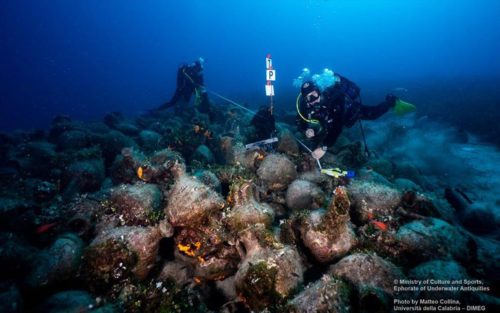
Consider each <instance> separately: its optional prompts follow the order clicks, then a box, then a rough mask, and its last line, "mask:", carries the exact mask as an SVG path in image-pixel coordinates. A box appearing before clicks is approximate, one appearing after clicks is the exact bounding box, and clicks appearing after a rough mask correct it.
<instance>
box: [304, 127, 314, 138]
mask: <svg viewBox="0 0 500 313" xmlns="http://www.w3.org/2000/svg"><path fill="white" fill-rule="evenodd" d="M306 137H307V138H308V139H311V138H312V137H314V129H312V128H308V129H307V130H306Z"/></svg>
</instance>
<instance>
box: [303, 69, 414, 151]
mask: <svg viewBox="0 0 500 313" xmlns="http://www.w3.org/2000/svg"><path fill="white" fill-rule="evenodd" d="M334 77H335V83H334V84H333V85H332V86H330V87H327V88H326V89H325V90H323V92H321V91H320V89H319V88H318V86H316V85H315V84H314V82H312V81H306V82H304V83H303V84H302V86H301V89H300V94H299V96H298V97H297V103H296V106H297V120H298V128H299V129H300V130H301V131H305V135H306V137H307V138H308V139H310V140H312V141H313V142H314V143H315V147H314V150H313V152H312V157H313V158H315V159H318V160H319V159H320V158H322V157H323V156H324V155H325V153H326V150H327V149H328V147H330V146H332V145H333V144H334V143H335V141H336V140H337V138H338V137H339V135H340V133H341V132H342V129H343V127H347V128H350V127H352V126H353V125H354V124H355V123H356V122H357V121H358V120H375V119H377V118H379V117H380V116H382V115H383V114H384V113H386V112H387V111H389V109H391V108H393V109H394V112H395V113H396V114H398V115H403V114H406V113H409V112H412V111H414V110H415V106H414V105H412V104H410V103H407V102H404V101H401V100H400V99H399V98H398V97H396V96H394V95H391V94H389V95H387V96H386V98H385V101H384V102H382V103H380V104H378V105H377V106H366V105H363V104H362V103H361V98H360V89H359V87H358V86H357V85H356V84H355V83H353V82H351V81H349V80H348V79H346V78H345V77H343V76H340V75H338V74H335V76H334Z"/></svg>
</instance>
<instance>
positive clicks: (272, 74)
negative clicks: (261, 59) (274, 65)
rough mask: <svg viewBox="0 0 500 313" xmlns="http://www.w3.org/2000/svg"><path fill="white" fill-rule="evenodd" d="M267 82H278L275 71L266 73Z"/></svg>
mask: <svg viewBox="0 0 500 313" xmlns="http://www.w3.org/2000/svg"><path fill="white" fill-rule="evenodd" d="M266 80H271V81H275V80H276V71H275V70H267V71H266Z"/></svg>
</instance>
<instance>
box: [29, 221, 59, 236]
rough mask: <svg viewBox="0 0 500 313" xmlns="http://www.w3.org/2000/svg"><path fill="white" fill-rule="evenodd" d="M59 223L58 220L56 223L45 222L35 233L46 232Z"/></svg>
mask: <svg viewBox="0 0 500 313" xmlns="http://www.w3.org/2000/svg"><path fill="white" fill-rule="evenodd" d="M57 224H58V223H57V222H54V223H50V224H44V225H41V226H38V227H37V229H36V230H35V233H37V234H43V233H46V232H47V231H49V230H51V229H52V228H53V227H54V226H56V225H57Z"/></svg>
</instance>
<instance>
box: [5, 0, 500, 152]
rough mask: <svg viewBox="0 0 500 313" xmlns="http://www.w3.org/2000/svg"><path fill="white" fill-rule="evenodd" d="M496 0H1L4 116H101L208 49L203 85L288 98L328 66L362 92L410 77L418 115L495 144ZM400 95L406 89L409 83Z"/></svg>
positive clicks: (31, 123)
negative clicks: (305, 73)
mask: <svg viewBox="0 0 500 313" xmlns="http://www.w3.org/2000/svg"><path fill="white" fill-rule="evenodd" d="M499 6H500V4H499V3H498V2H497V1H494V0H491V1H488V0H480V1H452V0H442V1H426V0H423V1H148V2H147V3H139V2H137V1H105V2H100V1H75V2H73V1H72V2H68V1H63V0H55V1H48V2H45V1H43V2H41V1H2V4H1V10H0V14H1V18H0V23H1V24H0V26H1V27H0V35H1V38H2V40H1V42H0V45H1V49H0V60H1V61H0V65H1V73H0V75H1V76H0V79H1V81H2V84H1V85H0V88H1V89H0V90H1V92H0V97H1V98H0V101H1V103H2V114H1V115H0V125H1V126H0V127H1V128H2V129H4V130H12V129H15V128H26V127H44V126H48V124H49V122H50V120H51V119H52V117H53V116H54V114H60V113H63V114H68V115H70V116H72V117H76V118H79V119H85V120H87V119H98V118H99V117H100V116H101V115H102V114H103V113H106V112H112V111H116V110H119V111H122V112H124V113H126V114H127V115H137V114H139V113H141V112H144V111H145V110H147V109H149V108H151V107H154V106H156V105H157V104H158V103H163V102H164V101H165V100H166V99H168V98H169V97H170V95H171V94H172V93H173V90H174V88H175V73H176V68H177V67H178V66H179V64H181V63H183V62H186V63H189V62H191V61H192V60H194V59H195V58H197V57H199V56H203V57H204V58H205V60H206V62H207V63H206V69H205V80H206V84H207V86H209V87H210V88H211V89H213V90H214V91H217V92H219V93H221V94H224V95H226V96H232V97H235V98H237V99H238V100H240V101H242V102H248V103H249V104H250V105H257V104H265V103H266V101H267V100H266V99H265V96H264V92H263V90H264V87H263V84H264V83H265V82H263V81H264V76H263V75H264V74H263V73H264V69H265V68H264V65H263V64H264V63H263V62H264V61H262V60H263V58H265V56H266V55H267V54H268V53H270V54H271V55H272V56H273V60H274V67H275V69H276V70H277V71H278V72H277V75H279V76H278V80H277V81H276V84H275V89H276V102H277V103H278V104H279V105H280V106H281V107H283V109H292V106H293V101H292V100H291V99H292V98H293V97H294V96H293V94H295V93H296V90H291V82H292V80H293V78H295V77H296V76H298V75H299V74H300V72H301V70H302V68H304V67H308V68H310V69H311V70H312V71H313V72H320V71H321V70H322V69H323V68H325V67H328V68H330V69H332V70H333V71H334V72H339V73H342V74H343V75H344V76H346V77H349V78H350V79H351V80H353V81H355V82H356V83H357V84H358V85H359V86H361V88H362V91H363V92H362V94H363V96H364V98H365V99H366V100H367V101H368V102H373V101H378V99H380V97H382V96H384V95H385V93H387V92H390V91H392V89H393V88H406V89H407V90H408V95H407V96H408V97H409V98H410V99H411V100H412V101H414V102H418V103H419V107H420V110H419V114H421V115H432V116H433V118H435V119H442V120H444V121H446V122H449V123H452V124H454V125H457V126H459V127H463V128H465V129H467V130H472V131H475V132H477V133H479V134H481V135H484V136H486V137H487V138H488V139H489V140H491V141H494V142H496V143H498V137H499V136H498V135H497V134H498V133H499V128H498V123H496V121H497V120H498V117H499V114H500V113H499V110H498V109H496V105H497V104H498V103H499V101H500V100H499V97H500V95H499V92H498V89H497V88H495V87H496V86H498V82H499V76H500V59H499V58H498V55H499V51H500V47H499V45H500V43H499V40H498V39H499V38H500V27H499V23H500V22H499V21H498V14H499V12H500V7H499ZM405 96H406V94H405Z"/></svg>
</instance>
